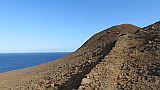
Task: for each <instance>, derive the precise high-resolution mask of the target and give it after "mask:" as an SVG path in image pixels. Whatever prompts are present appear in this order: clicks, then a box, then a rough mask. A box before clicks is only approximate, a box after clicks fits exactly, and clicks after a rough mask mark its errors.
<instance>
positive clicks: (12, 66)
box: [0, 52, 70, 73]
mask: <svg viewBox="0 0 160 90" xmlns="http://www.w3.org/2000/svg"><path fill="white" fill-rule="evenodd" d="M69 53H70V52H49V53H0V73H2V72H7V71H11V70H17V69H22V68H27V67H31V66H35V65H39V64H44V63H48V62H50V61H53V60H55V59H58V58H60V57H63V56H65V55H68V54H69Z"/></svg>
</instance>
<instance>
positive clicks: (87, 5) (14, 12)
mask: <svg viewBox="0 0 160 90" xmlns="http://www.w3.org/2000/svg"><path fill="white" fill-rule="evenodd" d="M159 4H160V0H0V53H3V52H48V51H51V52H64V51H66V52H68V51H74V50H76V49H77V48H78V47H80V46H81V45H82V44H83V43H84V42H85V41H86V40H87V39H88V38H90V37H91V36H92V35H93V34H95V33H97V32H99V31H101V30H103V29H105V28H108V27H110V26H113V25H117V24H122V23H130V24H134V25H137V26H141V27H143V26H146V25H148V24H152V23H154V22H156V21H159V20H160V10H159V9H160V5H159Z"/></svg>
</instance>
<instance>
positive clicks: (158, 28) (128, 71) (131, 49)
mask: <svg viewBox="0 0 160 90" xmlns="http://www.w3.org/2000/svg"><path fill="white" fill-rule="evenodd" d="M102 61H103V62H101V63H100V64H98V65H96V67H95V68H93V69H92V70H91V72H90V73H89V74H88V75H87V76H88V78H89V79H91V81H92V87H95V89H96V90H160V78H159V77H160V22H157V23H155V24H153V25H149V26H148V27H145V28H142V29H139V30H137V31H136V32H134V33H132V34H127V35H125V36H122V37H120V38H119V39H118V41H117V43H116V45H115V47H114V48H113V50H112V51H111V52H110V53H109V55H107V56H106V57H105V58H104V59H103V60H102Z"/></svg>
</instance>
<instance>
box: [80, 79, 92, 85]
mask: <svg viewBox="0 0 160 90" xmlns="http://www.w3.org/2000/svg"><path fill="white" fill-rule="evenodd" d="M90 84H91V80H90V79H88V78H83V79H82V82H81V85H90Z"/></svg>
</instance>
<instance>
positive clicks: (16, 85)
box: [0, 22, 160, 90]
mask: <svg viewBox="0 0 160 90" xmlns="http://www.w3.org/2000/svg"><path fill="white" fill-rule="evenodd" d="M86 76H87V77H86ZM159 76H160V22H157V23H155V24H153V25H150V26H148V27H145V28H139V27H137V26H134V25H130V24H122V25H117V26H113V27H111V28H108V29H106V30H103V31H101V32H99V33H97V34H95V35H94V36H92V37H91V38H90V39H89V40H88V41H87V42H86V43H84V44H83V45H82V46H81V47H80V48H79V49H78V50H76V51H75V52H73V53H71V54H70V55H67V56H65V57H62V58H60V59H57V60H54V61H52V62H49V63H47V64H42V65H38V66H35V67H30V68H26V69H21V70H15V71H10V72H5V73H1V74H0V88H1V90H72V89H78V87H79V86H80V85H81V81H82V79H83V78H84V77H85V78H88V79H89V80H91V86H92V87H93V88H95V89H96V90H158V89H160V80H159Z"/></svg>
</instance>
